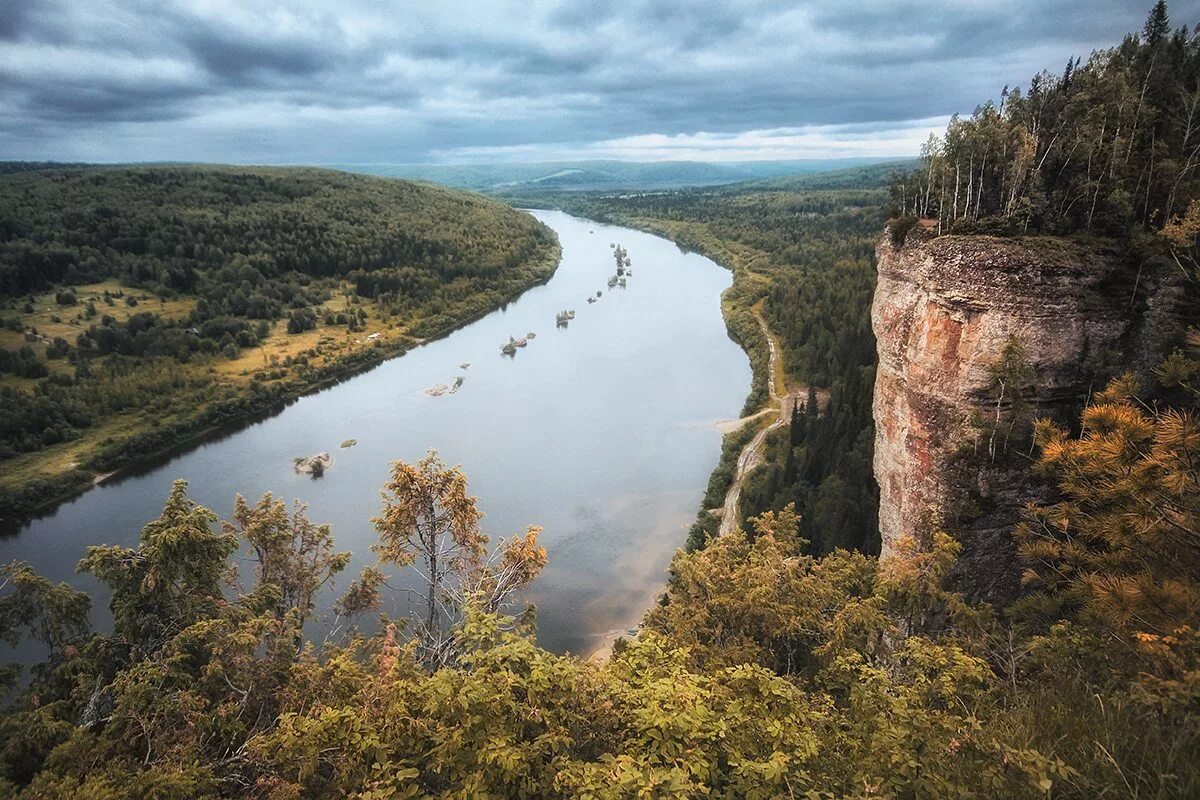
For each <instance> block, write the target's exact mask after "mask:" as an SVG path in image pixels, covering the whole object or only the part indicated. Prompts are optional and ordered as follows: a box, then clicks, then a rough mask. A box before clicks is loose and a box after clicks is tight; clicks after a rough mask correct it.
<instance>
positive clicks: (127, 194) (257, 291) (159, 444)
mask: <svg viewBox="0 0 1200 800" xmlns="http://www.w3.org/2000/svg"><path fill="white" fill-rule="evenodd" d="M556 261H557V242H556V241H555V238H554V235H553V233H552V232H551V231H550V230H549V229H547V228H546V227H545V226H543V225H541V224H540V223H538V222H537V221H536V220H534V219H533V218H531V217H530V216H529V215H527V214H522V213H519V212H517V211H514V210H512V209H511V208H508V207H506V206H503V205H502V204H500V203H496V202H493V201H489V200H486V199H484V198H481V197H478V196H475V195H469V194H466V193H462V192H455V191H451V190H446V189H440V188H437V187H432V186H423V185H417V184H412V183H407V182H404V181H396V180H385V179H380V178H370V177H365V176H360V175H350V174H344V173H337V172H330V171H323V170H311V169H258V168H256V169H246V168H219V167H186V166H184V167H141V168H83V169H80V168H61V167H54V168H45V169H30V170H24V171H16V170H14V171H11V172H10V173H9V174H0V322H2V323H3V325H2V328H0V403H2V406H3V413H2V414H0V460H3V462H7V463H6V467H5V469H4V472H5V475H6V477H5V479H4V480H3V481H0V514H4V513H10V512H12V511H14V510H18V509H21V508H26V507H28V506H29V505H30V504H32V503H34V502H37V501H38V500H41V501H42V502H44V501H45V500H49V499H52V498H53V497H54V496H56V495H58V494H60V493H61V490H62V489H66V488H70V487H72V486H77V485H80V484H81V483H82V482H84V481H87V480H90V479H91V474H90V473H94V472H106V471H109V470H111V469H113V468H114V467H116V466H120V465H122V464H124V463H128V462H129V461H130V460H132V459H136V458H138V457H142V456H145V455H147V454H149V453H152V452H155V451H157V450H160V449H162V448H164V447H169V446H171V445H173V444H175V443H177V442H178V441H180V440H181V439H182V438H186V437H187V436H189V435H194V434H195V433H196V432H198V431H201V430H204V429H205V428H208V427H212V426H213V425H215V424H218V423H222V422H226V421H229V420H231V419H236V418H238V417H240V416H244V415H245V414H247V413H249V412H251V411H255V410H262V409H264V408H267V407H269V406H270V405H271V404H272V403H277V402H279V401H280V400H282V399H285V398H286V397H288V396H292V395H294V394H295V393H297V392H298V391H301V390H303V388H304V387H305V386H311V385H314V384H316V383H318V382H320V381H321V380H326V379H328V378H329V377H333V376H335V375H336V374H337V373H338V372H339V371H340V370H344V369H346V368H355V367H361V366H363V365H366V364H368V363H372V362H373V361H378V360H379V359H380V358H382V357H384V356H385V355H388V354H393V353H396V352H400V351H401V350H402V349H403V348H404V347H405V346H409V345H411V344H412V343H414V342H417V341H419V340H420V339H422V338H425V337H427V336H429V335H432V334H436V333H438V332H441V331H444V330H446V329H447V328H449V327H451V326H453V325H454V324H456V323H460V322H462V321H464V320H465V319H468V318H470V317H472V316H475V315H477V314H479V313H481V312H483V311H486V310H489V309H490V308H493V307H495V306H496V305H499V304H500V303H502V302H504V301H505V300H507V299H509V298H511V297H512V296H514V295H515V294H516V293H517V292H519V291H520V290H521V289H523V288H525V287H526V286H528V285H530V284H531V283H533V282H535V281H538V280H544V279H545V278H546V277H547V276H548V275H549V274H550V273H551V272H552V270H553V268H554V265H555V263H556ZM376 334H377V335H376ZM369 336H370V337H373V338H371V339H370V340H367V337H369ZM130 414H134V415H135V417H136V416H138V415H139V414H140V415H144V417H145V418H144V419H142V420H139V419H136V418H135V419H129V418H128V415H130ZM56 446H57V449H56ZM68 448H69V451H68ZM3 462H0V463H3Z"/></svg>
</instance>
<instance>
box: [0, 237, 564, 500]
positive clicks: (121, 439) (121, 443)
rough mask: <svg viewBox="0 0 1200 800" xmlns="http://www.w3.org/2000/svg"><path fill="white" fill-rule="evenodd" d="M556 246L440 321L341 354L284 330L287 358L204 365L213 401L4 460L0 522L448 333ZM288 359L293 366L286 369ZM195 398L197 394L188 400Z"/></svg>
mask: <svg viewBox="0 0 1200 800" xmlns="http://www.w3.org/2000/svg"><path fill="white" fill-rule="evenodd" d="M553 241H554V244H553V245H552V246H551V247H549V248H548V249H547V250H546V252H543V253H541V254H539V256H538V257H537V258H535V259H534V260H533V261H531V263H529V264H528V265H526V266H525V267H524V270H525V271H527V272H528V273H529V275H528V277H527V278H526V279H524V280H522V281H521V282H519V283H517V284H515V285H514V286H512V287H511V288H510V289H509V290H508V291H505V292H502V293H500V294H499V296H497V297H491V298H487V299H483V298H469V299H467V300H465V301H462V302H460V303H459V304H458V305H457V306H456V307H455V308H454V309H453V310H452V311H448V312H446V313H445V314H443V315H442V317H443V318H442V319H441V320H437V319H432V320H431V319H422V320H417V321H414V322H413V323H410V324H409V325H406V326H404V327H385V326H384V325H383V324H382V323H380V322H378V321H375V322H373V323H369V324H368V326H367V327H366V328H365V329H364V330H362V331H360V332H358V333H355V334H346V335H345V337H344V341H342V342H340V343H337V344H336V347H338V348H340V350H341V352H330V350H326V351H325V352H322V345H323V344H324V341H323V340H322V339H321V338H319V337H320V335H321V329H320V328H318V329H317V330H316V331H313V332H310V333H309V335H308V336H307V338H304V336H305V335H304V334H301V335H300V336H299V337H295V336H292V335H288V334H285V336H286V337H287V339H283V340H281V341H280V343H279V344H278V345H277V347H278V349H279V350H280V351H285V350H286V351H289V352H287V355H286V356H284V359H279V358H278V357H277V355H276V356H270V357H269V356H268V350H269V348H270V345H269V344H268V346H267V347H264V348H258V349H257V351H256V352H254V353H251V354H248V355H247V356H246V359H247V360H248V359H251V358H258V357H259V355H258V352H261V358H262V361H263V366H262V367H258V368H254V369H249V370H245V369H243V371H242V372H236V371H235V370H234V367H236V366H237V365H236V364H233V365H221V366H222V367H223V369H217V368H214V367H213V366H212V365H209V366H208V368H207V370H206V371H205V372H204V377H205V379H206V385H205V387H204V388H205V389H214V388H215V389H217V390H219V391H220V392H221V395H220V396H217V397H213V396H211V395H204V394H201V393H200V392H197V393H196V394H195V395H192V396H187V395H184V396H179V397H175V398H172V399H171V407H169V408H168V409H166V410H165V412H164V413H160V414H156V415H153V416H149V417H148V416H147V415H146V414H143V413H137V414H128V415H120V416H119V417H117V418H114V419H109V420H105V421H104V423H103V424H101V425H98V426H96V427H95V428H94V429H90V430H87V431H86V432H85V435H83V436H81V437H79V438H78V439H76V440H73V441H71V442H67V443H63V444H62V445H58V446H55V447H51V448H46V449H43V450H39V451H36V452H33V453H28V454H24V455H21V456H17V457H15V458H12V459H8V460H7V461H6V462H5V463H4V466H5V470H4V477H3V478H2V479H0V521H6V522H12V521H14V520H19V519H22V518H27V517H31V516H37V515H39V514H42V513H45V512H47V511H50V510H53V509H54V508H55V507H57V506H59V505H60V504H62V503H63V502H66V501H67V500H70V499H72V498H74V497H76V496H78V495H79V494H81V493H82V492H84V491H87V490H88V489H90V488H92V487H93V486H96V485H99V484H100V483H103V482H106V481H110V480H112V479H114V478H119V477H121V476H122V475H124V474H127V473H129V472H136V471H137V470H138V469H140V468H142V467H144V466H146V465H149V464H153V463H154V462H156V461H159V460H162V459H164V458H168V457H170V456H172V455H175V454H178V453H179V452H182V451H185V450H188V449H191V448H194V447H196V446H198V445H200V444H203V443H205V442H208V441H212V440H214V439H217V438H220V437H222V436H226V435H228V434H229V433H231V432H233V431H236V430H238V429H240V428H241V427H244V426H245V425H248V424H252V423H254V422H258V421H261V420H262V419H264V418H266V417H269V416H272V415H273V414H276V413H278V412H279V411H281V410H282V409H283V408H286V407H287V406H288V405H289V404H291V403H293V402H295V401H296V400H298V399H300V398H302V397H305V396H307V395H311V394H314V393H316V392H320V391H323V390H325V389H328V388H330V387H331V386H335V385H337V384H338V383H341V382H342V381H345V380H347V379H350V378H352V377H354V376H356V375H359V374H361V373H363V372H366V371H368V370H371V369H374V368H376V367H378V366H379V365H380V364H382V363H383V362H385V361H388V360H390V359H393V358H397V357H399V356H402V355H404V354H405V353H407V352H409V351H410V350H411V349H412V348H414V347H419V346H421V345H423V344H426V343H428V342H431V341H435V340H437V339H440V338H443V337H446V336H449V335H450V334H452V333H453V332H455V331H457V330H458V329H460V328H462V327H464V326H466V325H469V324H471V323H472V322H475V321H477V320H479V319H481V318H482V317H484V316H486V315H487V314H490V313H491V312H492V311H495V310H496V309H498V308H502V307H503V306H505V305H506V304H508V303H510V302H512V301H514V300H516V299H517V298H518V297H520V296H521V295H522V294H524V293H525V292H526V291H528V290H529V289H532V288H534V287H535V286H540V285H543V284H545V283H546V282H547V281H549V280H550V279H551V278H552V277H553V276H554V273H555V271H556V270H557V268H558V265H559V262H560V260H561V257H562V249H561V246H560V245H559V243H558V241H557V237H554V239H553ZM446 317H449V319H446ZM297 338H299V343H300V344H301V345H303V344H311V347H310V348H306V349H299V348H298V347H297V341H296V339H297ZM330 349H332V348H330ZM290 351H294V352H290ZM272 360H274V363H272ZM287 361H291V362H292V366H286V365H285V364H286V362H287ZM200 366H203V365H200ZM193 396H194V397H196V398H197V399H196V401H195V402H194V403H193V402H192V400H191V397H193Z"/></svg>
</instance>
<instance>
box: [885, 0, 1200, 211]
mask: <svg viewBox="0 0 1200 800" xmlns="http://www.w3.org/2000/svg"><path fill="white" fill-rule="evenodd" d="M1198 168H1200V36H1197V34H1196V31H1194V30H1192V29H1189V28H1187V27H1180V28H1178V29H1176V30H1172V29H1171V24H1170V19H1169V17H1168V14H1167V5H1166V3H1165V2H1163V0H1160V2H1158V3H1157V4H1156V5H1155V7H1154V9H1153V11H1152V13H1151V14H1150V17H1149V19H1147V21H1146V25H1145V28H1144V30H1143V31H1142V33H1141V35H1140V36H1139V35H1136V34H1130V35H1129V36H1128V37H1126V39H1125V41H1123V42H1122V43H1121V45H1120V46H1118V47H1115V48H1112V49H1109V50H1102V51H1098V52H1095V53H1093V54H1092V55H1091V57H1090V58H1088V60H1087V61H1086V62H1082V61H1080V60H1079V59H1078V58H1075V59H1072V60H1071V61H1069V62H1068V63H1067V65H1066V67H1065V69H1064V70H1063V71H1062V73H1061V74H1053V73H1049V72H1043V73H1041V74H1039V75H1037V76H1035V77H1034V78H1033V80H1032V81H1030V83H1029V87H1028V89H1027V90H1026V91H1024V92H1022V91H1021V89H1020V88H1012V89H1008V88H1006V89H1005V90H1004V92H1003V93H1002V94H1001V96H1000V102H999V103H994V102H988V103H985V104H983V105H981V106H979V108H977V109H976V110H975V113H974V114H973V115H972V116H971V117H970V118H969V119H962V118H959V117H955V118H954V119H952V120H951V122H950V126H949V127H948V128H947V130H946V133H945V135H944V136H942V137H940V138H939V137H936V136H934V137H931V138H930V140H929V142H928V143H927V144H926V145H925V147H924V148H923V152H922V160H921V164H920V165H919V166H918V168H917V169H915V170H913V171H912V172H911V173H909V174H907V175H906V176H904V177H903V178H902V179H900V180H898V181H897V182H896V184H895V186H894V187H893V192H894V197H893V200H894V203H895V206H896V208H897V210H898V211H899V212H901V213H903V214H910V215H913V216H919V217H927V218H936V219H937V220H938V229H939V232H943V231H946V230H949V229H953V230H956V231H961V232H971V231H975V230H980V231H994V232H1003V231H1045V232H1064V231H1077V230H1081V229H1085V230H1093V231H1097V232H1106V233H1110V234H1116V235H1124V234H1125V233H1126V232H1127V231H1128V230H1129V229H1130V227H1131V226H1136V227H1142V228H1161V227H1162V226H1163V225H1164V224H1166V223H1167V222H1168V221H1169V220H1170V219H1171V218H1172V217H1175V216H1178V215H1181V214H1183V213H1184V212H1185V211H1186V210H1187V208H1188V204H1189V202H1190V200H1191V198H1194V197H1196V196H1197V192H1198V191H1200V173H1198V171H1197V169H1198Z"/></svg>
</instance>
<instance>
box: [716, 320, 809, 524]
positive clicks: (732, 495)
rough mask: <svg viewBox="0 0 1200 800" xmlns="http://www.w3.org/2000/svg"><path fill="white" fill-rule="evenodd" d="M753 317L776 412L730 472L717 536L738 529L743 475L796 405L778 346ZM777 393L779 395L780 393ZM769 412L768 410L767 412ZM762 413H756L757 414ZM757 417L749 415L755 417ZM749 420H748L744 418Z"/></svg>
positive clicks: (758, 460) (763, 323)
mask: <svg viewBox="0 0 1200 800" xmlns="http://www.w3.org/2000/svg"><path fill="white" fill-rule="evenodd" d="M754 318H755V319H756V320H758V324H759V325H760V326H761V327H762V332H763V336H765V337H766V339H767V347H768V348H769V349H770V358H769V360H768V362H767V371H768V379H767V388H768V391H769V392H770V396H771V404H772V405H775V406H776V407H777V409H778V410H775V411H773V412H772V413H774V414H775V419H774V421H773V422H771V424H770V425H768V426H767V427H765V428H763V429H762V430H761V431H759V432H758V433H757V434H755V436H754V438H753V439H751V440H750V443H749V444H747V445H746V447H745V448H744V449H743V450H742V452H741V453H740V454H739V455H738V460H737V470H736V471H735V472H734V476H733V483H731V484H730V485H729V491H728V492H726V493H725V504H724V505H723V506H722V507H721V526H720V528H718V529H717V535H718V536H725V535H727V534H729V533H732V532H733V530H734V528H736V527H737V526H738V523H739V522H740V520H739V519H738V507H739V506H740V505H741V499H742V486H743V485H744V484H745V483H746V476H747V475H749V474H750V473H751V472H752V471H753V470H754V468H755V467H757V466H759V465H760V464H762V462H763V450H764V449H765V448H766V444H767V434H768V433H770V432H771V431H773V430H775V429H776V428H778V427H779V426H781V425H786V424H787V423H788V422H790V421H791V419H792V407H793V406H794V405H795V404H796V403H797V401H798V398H799V393H798V392H795V391H792V392H789V391H787V389H786V382H785V381H784V379H783V376H782V373H781V369H782V367H781V366H780V364H779V359H780V355H779V343H778V342H777V341H775V336H774V335H773V334H772V333H771V329H770V328H768V327H767V321H766V320H765V319H763V316H762V312H761V311H760V310H759V309H757V308H755V309H754ZM780 392H783V394H781V393H780ZM768 410H769V409H768ZM761 413H763V412H761V411H760V412H759V414H761ZM759 414H755V415H753V416H754V417H757V416H758V415H759ZM747 419H750V418H747Z"/></svg>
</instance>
